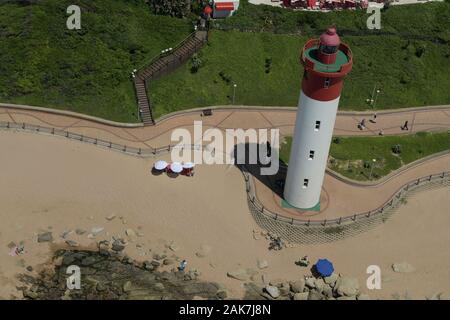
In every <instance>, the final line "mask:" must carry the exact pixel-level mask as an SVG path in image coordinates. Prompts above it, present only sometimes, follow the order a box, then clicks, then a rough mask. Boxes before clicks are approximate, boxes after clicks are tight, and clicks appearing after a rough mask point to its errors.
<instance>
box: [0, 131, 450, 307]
mask: <svg viewBox="0 0 450 320" xmlns="http://www.w3.org/2000/svg"><path fill="white" fill-rule="evenodd" d="M0 148H1V150H2V152H1V153H0V166H1V170H2V177H1V179H0V202H1V203H2V208H1V210H0V218H1V219H2V224H1V228H0V248H1V249H0V255H1V259H0V297H1V298H3V299H10V298H14V297H18V298H20V297H21V293H20V292H19V291H17V290H16V288H15V286H16V285H17V280H16V275H17V274H18V273H23V272H25V267H26V266H29V265H31V266H33V267H34V269H35V271H33V273H34V272H36V270H38V269H39V268H38V266H39V265H40V264H42V263H44V262H46V260H47V259H48V258H49V257H50V254H51V246H50V245H49V244H48V243H37V240H36V239H37V234H38V233H40V232H43V231H51V232H52V233H53V237H54V239H55V240H54V242H55V243H63V242H64V240H63V239H62V238H60V236H59V235H60V234H62V233H63V232H64V231H69V230H75V229H77V228H81V229H84V230H88V231H89V230H91V229H92V228H95V227H101V228H104V231H103V232H101V233H99V234H98V235H97V236H96V238H95V239H89V238H88V237H87V233H86V234H84V235H77V234H76V233H74V232H73V233H71V234H70V235H69V236H68V238H69V239H73V240H75V241H77V242H79V243H80V245H90V244H93V243H95V242H96V241H99V240H102V239H110V238H111V236H114V235H117V236H120V237H126V235H125V230H126V229H132V230H134V231H135V232H136V233H139V234H140V236H137V237H136V238H134V239H131V240H133V241H132V242H130V243H129V244H128V245H127V247H126V249H125V252H126V253H127V254H128V255H130V256H131V257H133V258H136V259H142V260H146V259H148V258H149V257H151V255H152V254H153V253H155V252H159V253H162V252H167V254H168V255H170V254H176V255H177V256H179V257H181V258H184V259H186V260H187V261H188V269H189V268H195V269H198V270H199V271H200V272H201V278H202V279H204V280H207V281H216V282H218V283H221V284H224V285H225V286H226V287H227V288H228V289H229V291H230V296H232V297H236V298H240V297H242V295H243V293H244V290H243V287H242V282H240V281H238V280H234V279H230V278H228V277H227V275H226V273H227V272H228V271H232V270H236V269H238V268H241V267H244V268H253V269H255V270H258V267H257V260H258V259H264V260H267V262H268V268H266V269H263V270H258V272H259V274H265V275H266V276H267V278H269V279H278V278H282V279H287V280H294V279H299V278H300V277H302V276H303V274H309V271H308V270H307V269H303V268H300V267H298V266H297V265H295V263H294V262H295V261H297V260H298V259H299V258H300V257H302V256H304V255H306V254H307V255H309V257H310V259H311V260H312V261H315V260H316V259H318V258H322V257H326V258H329V259H330V260H331V261H333V263H334V265H335V268H336V271H337V272H339V273H342V274H344V275H350V276H354V277H357V278H358V279H359V281H360V285H361V287H362V291H363V292H365V293H368V294H369V295H370V297H372V298H385V299H390V298H393V295H396V294H399V295H405V293H407V296H408V297H412V298H414V299H424V298H425V297H426V296H428V297H429V296H432V295H433V294H435V293H439V292H443V295H442V298H444V299H448V298H449V297H450V292H449V283H450V268H449V266H450V251H449V250H448V248H447V247H448V243H450V233H449V232H448V226H449V225H450V215H449V200H448V199H449V198H450V188H442V189H438V190H433V191H425V192H422V193H419V194H417V195H416V196H414V197H412V198H411V199H409V200H408V202H407V203H406V204H405V205H403V206H402V207H401V208H400V209H399V210H398V212H397V213H396V214H395V215H394V216H392V217H391V218H390V219H389V220H388V221H387V222H386V223H385V224H384V225H381V226H378V227H377V228H375V229H374V230H371V231H369V232H366V233H363V234H361V235H359V236H356V237H353V238H349V239H346V240H342V241H339V242H335V243H331V244H326V245H315V246H300V245H298V246H295V247H294V248H286V249H283V250H281V251H278V252H273V251H269V250H268V249H267V248H268V243H267V241H266V240H264V239H260V240H255V239H254V238H253V230H259V228H258V226H257V225H256V223H255V222H254V220H253V218H252V216H251V215H250V213H249V210H248V207H247V202H246V192H245V185H244V180H243V179H242V174H241V173H240V172H239V170H238V169H237V168H235V167H233V166H227V165H213V166H207V165H201V166H198V168H197V170H196V175H195V177H193V178H187V177H183V176H180V177H177V178H175V179H173V178H169V177H167V176H166V175H161V176H154V175H152V174H151V173H150V168H151V166H152V164H153V162H154V161H155V159H153V158H151V159H141V158H135V157H132V156H128V155H123V154H120V153H116V152H112V151H109V150H104V149H101V148H98V147H96V146H93V145H88V144H83V143H80V142H75V141H67V140H65V139H64V138H62V137H51V136H45V135H38V134H33V133H23V132H11V131H0ZM168 157H169V155H167V156H160V157H158V159H166V160H168ZM111 215H116V218H114V219H112V220H111V221H109V220H107V219H106V217H108V216H111ZM88 233H89V232H88ZM20 241H24V244H25V253H24V254H23V255H20V256H14V257H13V256H10V255H8V253H9V249H8V244H9V243H10V242H15V243H19V242H20ZM171 243H172V244H175V246H176V247H178V248H179V249H178V250H176V252H172V251H171V250H170V249H168V246H169V245H170V244H171ZM137 244H139V245H141V247H140V248H139V247H137V246H136V245H137ZM202 245H203V246H207V247H209V248H210V249H211V250H210V252H209V253H208V254H206V256H204V257H198V256H197V255H196V252H198V251H199V250H200V248H201V246H202ZM150 248H151V249H152V251H151V252H150V251H149V249H150ZM403 261H406V262H408V263H410V264H411V265H413V266H414V267H415V269H416V271H414V272H412V273H394V272H393V271H392V269H391V264H392V263H395V262H403ZM372 264H375V265H378V266H380V268H381V270H382V276H383V283H382V289H381V290H371V291H370V290H367V289H366V288H365V282H366V279H367V275H366V268H367V266H369V265H372Z"/></svg>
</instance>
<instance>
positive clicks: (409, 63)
mask: <svg viewBox="0 0 450 320" xmlns="http://www.w3.org/2000/svg"><path fill="white" fill-rule="evenodd" d="M306 40H307V37H303V36H294V35H279V34H273V33H247V32H239V31H214V32H212V34H211V37H210V43H209V45H208V46H207V47H205V48H204V49H202V51H201V53H200V55H199V57H200V59H201V60H202V63H203V66H202V67H201V68H200V69H199V71H198V72H197V73H192V72H191V65H190V63H188V64H186V65H184V66H182V67H181V68H180V69H178V70H177V71H175V72H174V73H172V74H170V75H168V76H166V77H164V78H161V79H159V80H157V81H155V82H152V83H151V85H150V87H149V92H150V95H151V97H152V100H153V102H154V111H155V116H156V117H159V116H161V115H163V114H166V113H168V112H173V111H177V110H182V109H188V108H194V107H203V106H209V105H221V104H231V103H232V92H233V89H232V85H233V84H234V83H236V84H237V89H236V98H235V104H243V105H263V106H273V105H278V106H296V105H297V102H298V95H299V90H300V85H301V74H302V67H301V65H300V63H299V56H300V50H301V47H302V46H303V44H304V43H305V41H306ZM343 40H344V41H346V42H347V43H349V45H350V46H351V47H352V49H353V53H354V68H353V71H352V72H351V73H350V75H349V76H348V78H347V79H346V81H345V85H344V89H343V93H342V98H341V102H340V108H341V109H344V110H365V109H367V108H368V105H367V104H366V102H365V101H366V99H367V98H369V97H370V95H371V92H372V90H373V87H374V85H375V84H376V83H378V87H379V88H381V90H382V93H381V94H380V95H379V96H378V100H377V103H376V107H377V108H379V109H390V108H399V107H412V106H423V105H436V104H446V103H450V91H449V90H448V88H449V87H450V63H449V62H450V61H449V56H448V53H449V47H448V46H444V45H439V44H435V43H432V42H426V41H408V40H405V39H403V38H402V37H399V36H386V35H383V36H375V35H372V36H348V37H344V38H343ZM420 46H425V47H426V49H425V53H424V54H423V55H422V56H421V57H418V56H416V54H415V52H416V50H417V48H419V47H420ZM266 59H271V60H272V65H271V68H270V72H269V73H266ZM221 72H222V73H223V74H225V75H226V76H227V77H229V78H230V79H231V80H230V81H229V82H227V81H224V80H223V79H222V77H221V76H220V73H221Z"/></svg>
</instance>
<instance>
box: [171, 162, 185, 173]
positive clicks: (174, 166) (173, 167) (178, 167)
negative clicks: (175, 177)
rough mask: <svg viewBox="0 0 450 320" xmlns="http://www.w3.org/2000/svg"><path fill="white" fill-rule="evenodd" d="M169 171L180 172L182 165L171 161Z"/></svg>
mask: <svg viewBox="0 0 450 320" xmlns="http://www.w3.org/2000/svg"><path fill="white" fill-rule="evenodd" d="M170 171H172V172H175V173H180V172H181V171H183V166H182V165H181V163H179V162H173V163H171V164H170Z"/></svg>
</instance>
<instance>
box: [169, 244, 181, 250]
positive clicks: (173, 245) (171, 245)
mask: <svg viewBox="0 0 450 320" xmlns="http://www.w3.org/2000/svg"><path fill="white" fill-rule="evenodd" d="M169 249H170V250H172V251H173V252H177V251H178V250H180V248H179V247H178V246H177V245H176V244H175V243H173V242H172V243H171V244H170V245H169Z"/></svg>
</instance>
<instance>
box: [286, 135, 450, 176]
mask: <svg viewBox="0 0 450 320" xmlns="http://www.w3.org/2000/svg"><path fill="white" fill-rule="evenodd" d="M291 143H292V137H286V139H285V141H284V142H283V143H282V145H281V148H280V159H281V160H282V161H283V162H285V163H288V162H289V153H290V148H291ZM395 145H400V148H401V153H400V154H394V153H393V152H392V147H393V146H395ZM448 149H450V135H449V134H448V133H447V132H441V133H429V132H418V133H416V134H414V135H407V136H397V137H396V136H384V137H379V136H377V137H345V138H344V137H335V138H334V139H333V142H332V144H331V149H330V156H329V161H328V167H329V168H330V169H332V170H334V171H336V172H338V173H340V174H342V175H344V176H346V177H348V178H351V179H354V180H369V177H370V172H371V170H372V177H371V178H372V179H378V178H380V177H383V176H385V175H387V174H389V173H390V172H392V171H393V170H396V169H398V168H400V167H401V166H403V165H406V164H408V163H410V162H413V161H415V160H418V159H420V158H423V157H426V156H428V155H431V154H434V153H437V152H441V151H444V150H448ZM373 159H375V160H376V161H375V162H374V161H373ZM372 165H373V169H372V168H371V166H372Z"/></svg>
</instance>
